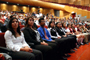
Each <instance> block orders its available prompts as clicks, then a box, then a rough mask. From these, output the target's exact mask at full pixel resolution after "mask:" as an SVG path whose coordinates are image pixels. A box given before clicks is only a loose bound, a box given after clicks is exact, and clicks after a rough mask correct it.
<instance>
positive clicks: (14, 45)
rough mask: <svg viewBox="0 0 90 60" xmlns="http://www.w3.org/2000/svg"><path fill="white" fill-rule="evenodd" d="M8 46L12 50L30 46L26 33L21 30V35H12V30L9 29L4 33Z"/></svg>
mask: <svg viewBox="0 0 90 60" xmlns="http://www.w3.org/2000/svg"><path fill="white" fill-rule="evenodd" d="M4 38H5V43H6V47H7V48H9V49H11V50H12V51H20V49H21V48H24V47H25V46H28V47H30V46H29V45H28V44H27V43H26V41H25V39H24V35H23V33H22V32H21V36H19V37H15V36H14V35H12V33H11V31H9V30H7V31H6V32H5V35H4Z"/></svg>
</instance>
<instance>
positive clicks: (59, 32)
mask: <svg viewBox="0 0 90 60" xmlns="http://www.w3.org/2000/svg"><path fill="white" fill-rule="evenodd" d="M55 29H56V31H57V32H58V34H59V35H60V36H62V35H65V34H64V32H63V31H61V30H60V28H58V27H55Z"/></svg>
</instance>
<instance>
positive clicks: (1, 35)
mask: <svg viewBox="0 0 90 60" xmlns="http://www.w3.org/2000/svg"><path fill="white" fill-rule="evenodd" d="M4 34H5V33H0V46H2V47H6V44H5V39H4ZM0 56H1V54H0ZM0 59H1V60H5V58H4V57H3V56H2V57H1V58H0ZM13 60H19V59H13Z"/></svg>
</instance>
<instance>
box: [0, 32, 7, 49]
mask: <svg viewBox="0 0 90 60" xmlns="http://www.w3.org/2000/svg"><path fill="white" fill-rule="evenodd" d="M4 34H5V33H0V46H2V47H6V44H5V39H4Z"/></svg>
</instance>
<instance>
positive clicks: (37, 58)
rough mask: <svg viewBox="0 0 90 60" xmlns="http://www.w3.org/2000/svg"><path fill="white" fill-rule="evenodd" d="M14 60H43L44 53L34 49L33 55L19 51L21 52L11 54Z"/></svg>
mask: <svg viewBox="0 0 90 60" xmlns="http://www.w3.org/2000/svg"><path fill="white" fill-rule="evenodd" d="M9 55H10V56H11V57H12V58H13V59H21V60H43V57H42V52H41V51H39V50H35V49H33V52H32V53H29V52H25V51H19V52H11V53H10V54H9Z"/></svg>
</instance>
